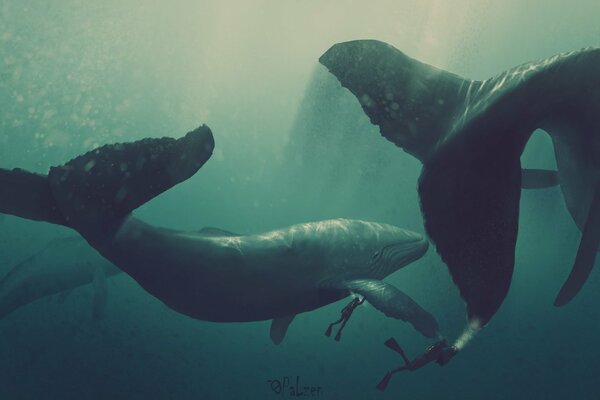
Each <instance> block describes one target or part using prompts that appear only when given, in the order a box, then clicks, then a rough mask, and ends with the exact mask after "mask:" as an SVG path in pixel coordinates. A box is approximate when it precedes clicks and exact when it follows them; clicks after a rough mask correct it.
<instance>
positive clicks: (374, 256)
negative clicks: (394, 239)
mask: <svg viewBox="0 0 600 400" xmlns="http://www.w3.org/2000/svg"><path fill="white" fill-rule="evenodd" d="M378 255H379V252H378V251H376V252H375V254H373V257H372V258H373V260H374V259H375V258H377V256H378Z"/></svg>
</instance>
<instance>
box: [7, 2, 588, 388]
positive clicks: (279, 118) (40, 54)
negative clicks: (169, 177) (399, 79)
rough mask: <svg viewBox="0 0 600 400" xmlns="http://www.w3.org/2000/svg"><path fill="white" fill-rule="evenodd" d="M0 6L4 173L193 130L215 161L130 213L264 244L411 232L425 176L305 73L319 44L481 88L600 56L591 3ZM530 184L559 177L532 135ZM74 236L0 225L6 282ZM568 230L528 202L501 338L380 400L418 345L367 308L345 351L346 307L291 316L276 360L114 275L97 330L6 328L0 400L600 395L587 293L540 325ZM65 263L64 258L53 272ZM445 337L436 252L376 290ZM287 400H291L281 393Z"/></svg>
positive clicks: (484, 337)
mask: <svg viewBox="0 0 600 400" xmlns="http://www.w3.org/2000/svg"><path fill="white" fill-rule="evenodd" d="M323 3H324V2H320V1H312V0H311V1H304V2H296V1H271V2H268V1H254V2H243V1H235V2H234V1H231V2H217V1H173V2H166V1H165V2H158V1H151V2H149V1H141V0H139V1H129V0H128V1H114V0H109V1H103V2H96V3H91V2H84V1H75V0H64V1H61V2H60V3H59V2H52V3H51V2H43V1H39V0H38V1H33V0H25V1H23V0H18V1H17V0H3V1H2V2H0V167H2V168H12V167H21V168H26V169H29V170H32V171H36V172H45V171H47V169H48V168H49V167H50V166H52V165H58V164H62V163H63V162H64V161H66V160H68V159H70V158H71V157H74V156H76V155H78V154H80V153H82V152H84V151H87V150H89V149H91V148H93V147H96V146H98V145H101V144H106V143H112V142H116V141H119V142H122V141H131V140H136V139H140V138H143V137H160V136H173V137H178V136H180V135H182V134H183V133H185V132H186V131H188V130H191V129H193V128H195V127H196V126H198V125H199V124H201V123H206V124H208V125H209V126H210V127H211V128H212V130H213V132H214V134H215V140H216V149H215V153H214V155H213V157H212V159H211V160H210V161H209V162H208V163H207V164H206V166H204V167H203V168H202V169H201V171H200V172H199V173H198V174H197V175H196V176H194V177H193V178H191V179H190V180H189V181H187V182H186V183H184V184H182V185H179V186H177V187H175V188H173V189H171V190H170V191H168V192H166V193H164V194H163V195H161V196H160V197H158V198H156V199H154V200H153V201H152V202H150V203H148V204H146V205H144V206H143V207H142V208H140V209H139V210H137V211H136V214H137V215H138V216H139V217H141V218H143V219H144V220H146V221H148V222H151V223H154V224H159V225H163V226H168V227H176V228H181V229H198V228H200V227H202V226H218V227H221V228H224V229H228V230H232V231H234V232H241V233H253V232H260V231H264V230H267V229H272V228H279V227H283V226H286V225H290V224H294V223H299V222H306V221H314V220H320V219H324V218H337V217H347V218H360V219H366V220H373V221H379V222H385V223H390V224H394V225H398V226H401V227H405V228H408V229H411V230H415V231H417V232H421V233H423V232H424V229H423V223H422V219H421V215H420V212H419V205H418V198H417V194H416V190H415V189H416V182H417V178H418V175H419V171H420V163H419V162H418V161H417V160H415V159H413V158H412V157H411V156H410V155H408V154H406V153H404V152H403V151H401V150H400V149H397V148H395V147H394V146H393V145H392V144H391V143H389V142H387V141H386V140H385V139H383V138H382V137H380V136H379V134H378V133H377V129H376V128H375V127H373V126H371V125H370V123H369V121H368V119H367V117H366V116H364V114H363V113H362V111H361V109H360V106H359V104H358V102H356V100H355V99H354V97H353V96H352V95H350V94H349V93H348V92H346V91H345V90H343V89H341V88H340V87H339V85H337V84H336V81H335V79H334V78H333V77H331V76H329V75H328V74H327V73H326V72H325V70H324V68H323V67H321V66H319V65H318V64H317V59H318V57H319V55H320V54H321V53H323V52H324V51H325V50H326V49H327V48H329V46H330V45H332V44H334V43H336V42H339V41H344V40H351V39H357V38H376V39H380V40H384V41H386V42H389V43H390V44H393V45H394V46H395V47H397V48H399V49H401V50H403V51H404V52H406V53H407V54H409V55H411V56H412V57H414V58H417V59H420V60H422V61H424V62H427V63H429V64H433V65H435V66H437V67H440V68H444V69H447V70H449V71H452V72H455V73H458V74H460V75H463V76H467V77H471V78H478V79H483V78H487V77H489V76H491V75H494V74H496V73H499V72H501V71H503V70H505V69H506V68H509V67H511V66H514V65H517V64H520V63H523V62H527V61H530V60H535V59H539V58H543V57H546V56H550V55H553V54H555V53H558V52H561V51H567V50H573V49H578V48H581V47H587V46H600V25H598V23H597V19H598V16H600V4H599V3H597V2H596V1H591V0H589V1H588V0H582V1H578V2H576V3H575V2H566V1H558V0H552V1H541V0H529V1H516V0H509V1H504V2H492V1H476V0H471V1H468V0H459V1H455V2H449V1H443V0H438V1H417V0H414V1H404V0H395V1H392V0H390V1H371V2H369V3H368V4H367V3H366V2H354V1H336V2H335V3H334V2H329V3H327V4H323ZM523 164H524V166H528V167H545V168H552V167H554V156H553V152H552V146H551V143H550V140H549V139H548V138H547V137H546V136H545V135H544V134H543V132H539V133H537V134H536V135H535V136H534V138H533V140H532V141H531V142H530V143H529V145H528V147H527V149H526V152H525V154H524V156H523ZM69 235H72V232H71V231H69V230H67V229H65V228H60V227H56V226H51V225H49V224H44V223H36V222H31V221H25V220H22V219H18V218H15V217H8V216H7V217H5V218H0V245H1V247H0V248H1V249H2V251H1V252H0V273H2V274H3V273H5V272H7V271H8V270H9V269H10V268H11V267H12V266H13V265H14V264H16V263H17V262H19V261H20V260H22V259H24V258H26V257H28V256H29V255H31V254H33V253H35V252H36V251H38V250H39V249H40V248H41V247H43V246H44V244H45V243H47V242H48V241H50V240H52V239H54V238H58V237H65V236H69ZM579 235H580V234H579V232H578V230H577V229H576V227H575V226H574V223H573V222H572V220H571V218H570V216H569V215H568V213H567V210H566V208H565V205H564V201H563V199H562V195H561V193H560V190H559V189H557V188H552V189H545V190H539V191H526V192H523V194H522V196H521V217H520V231H519V241H518V247H517V257H516V260H517V261H516V266H515V275H514V278H513V283H512V286H511V290H510V293H509V295H508V297H507V299H506V300H505V302H504V304H503V306H502V308H501V309H500V311H499V312H498V314H497V315H496V316H495V317H494V319H493V321H492V322H491V323H490V324H489V325H488V326H487V327H486V328H485V329H484V330H483V331H482V332H481V333H480V334H479V335H478V336H477V337H476V338H475V339H474V340H473V341H472V342H471V343H470V344H469V345H468V346H467V348H466V349H465V350H464V351H463V352H462V353H460V354H459V355H458V356H457V357H456V358H455V359H453V360H452V362H451V363H450V364H449V365H448V366H446V367H444V368H439V367H437V366H430V367H428V368H426V369H423V370H420V371H418V372H416V373H410V374H409V373H407V374H406V375H404V376H398V377H396V378H395V379H394V380H393V381H392V383H391V384H390V386H389V388H388V390H387V391H386V392H384V393H380V392H378V391H376V390H375V388H374V386H375V384H376V383H377V382H378V380H379V379H380V378H381V377H382V376H383V374H384V373H385V371H387V370H388V369H389V368H392V367H395V366H397V365H399V364H400V360H399V359H398V357H397V356H395V355H394V354H393V353H391V352H390V351H389V350H387V349H386V348H385V347H384V346H383V345H382V343H383V342H384V341H385V340H386V339H387V338H389V337H390V336H394V337H396V339H397V340H398V341H399V342H400V343H401V345H402V346H403V347H404V348H405V349H406V351H407V352H408V353H409V354H414V355H416V354H418V353H419V352H421V351H422V350H423V349H424V348H425V347H426V346H427V345H429V344H430V341H427V340H425V339H423V338H422V337H420V336H419V335H418V333H416V332H415V331H414V330H413V329H412V328H411V327H410V326H408V325H406V324H403V323H401V322H399V321H396V320H392V319H389V318H385V317H384V316H383V315H382V314H380V313H379V312H377V311H375V310H374V309H373V308H372V307H365V308H363V309H358V310H357V311H356V312H355V314H354V315H353V317H352V320H351V321H350V323H349V325H348V328H347V330H346V331H345V333H344V337H343V339H342V341H341V342H340V343H336V342H334V341H333V340H330V339H327V338H325V337H324V335H323V331H324V330H325V328H326V326H327V324H328V323H329V322H331V321H332V320H334V319H336V318H337V317H338V315H339V314H338V313H339V310H340V309H341V308H342V307H343V306H344V305H345V301H341V302H339V303H335V304H333V305H330V306H327V307H324V308H322V309H319V310H316V311H314V312H311V313H305V314H301V315H299V316H298V317H297V318H296V320H295V321H294V322H293V324H292V325H291V326H290V330H289V332H288V335H287V337H286V339H285V340H284V342H283V343H282V344H281V345H280V346H274V345H273V344H272V343H271V341H270V339H269V335H268V331H269V323H268V322H255V323H243V324H242V323H235V324H216V323H209V322H203V321H197V320H193V319H190V318H188V317H185V316H183V315H179V314H177V313H175V312H173V311H171V310H169V309H167V308H166V307H165V306H164V305H163V304H162V303H161V302H160V301H158V300H156V299H154V298H152V297H151V296H150V295H148V294H147V293H146V292H144V291H143V290H142V289H141V288H139V286H137V284H136V283H135V282H134V281H133V280H132V279H130V278H128V277H127V276H124V275H120V276H118V277H115V278H112V279H111V280H109V283H108V290H109V293H108V307H107V310H106V316H105V317H104V318H103V319H101V320H94V319H93V318H92V317H91V305H90V304H91V301H92V290H91V288H90V287H82V288H80V289H77V290H74V291H73V292H72V293H71V294H70V295H69V296H67V297H66V298H63V297H61V296H52V297H49V298H46V299H42V300H40V301H37V302H35V303H33V304H31V305H28V306H26V307H23V308H21V309H19V310H17V311H15V312H14V313H12V314H10V315H8V316H6V317H5V318H4V319H2V320H0V360H2V361H1V362H0V399H107V398H114V399H271V398H272V399H276V398H282V397H283V396H282V395H276V394H274V393H273V391H272V390H271V389H270V386H269V384H268V380H274V379H279V380H281V379H283V378H284V377H292V378H293V379H295V377H296V376H299V377H300V379H301V381H302V382H303V383H305V384H307V385H313V386H318V387H321V391H320V392H319V398H323V399H377V398H394V399H398V398H402V399H431V398H447V399H484V398H485V399H508V398H511V399H534V398H536V399H537V398H540V399H565V398H566V399H596V398H598V397H599V396H600V394H599V392H600V383H599V382H598V379H597V374H598V371H599V368H598V366H597V363H598V359H599V356H600V350H598V348H597V347H596V346H595V342H596V339H597V337H598V335H599V334H600V322H599V321H598V317H599V316H600V313H599V312H598V311H597V308H596V307H597V305H600V298H599V296H598V294H597V293H598V289H599V288H600V275H599V274H598V272H597V271H594V272H593V273H592V276H591V278H590V280H589V281H588V283H587V284H586V286H585V287H584V289H583V290H582V292H581V293H580V294H579V296H578V297H577V298H576V299H575V300H574V301H573V302H572V303H571V304H569V305H568V306H567V307H564V308H560V309H557V308H554V307H553V306H552V302H553V300H554V296H555V294H556V293H557V291H558V290H559V288H560V286H561V285H562V283H563V281H564V279H565V278H566V276H567V274H568V271H569V269H570V266H571V263H572V259H573V257H574V255H575V252H576V248H577V243H578V239H579ZM59 261H60V260H57V262H59ZM388 281H389V282H391V283H393V284H394V285H396V286H397V287H399V288H401V289H402V290H405V291H406V292H408V293H410V294H411V295H412V296H413V297H414V298H415V299H416V300H418V301H419V303H420V304H422V305H423V306H424V307H425V308H427V309H428V310H430V311H431V312H432V313H433V314H434V315H435V316H436V317H437V319H438V321H439V322H440V326H441V328H442V332H443V333H444V334H445V335H448V336H450V337H455V336H456V335H457V334H458V333H459V332H460V331H461V329H462V327H463V325H464V322H465V317H464V313H465V312H464V304H463V303H462V301H461V300H460V297H459V296H458V291H457V290H456V288H455V287H454V285H453V284H452V282H451V279H450V276H449V274H448V272H447V270H446V268H445V266H444V265H443V263H442V262H441V260H440V259H439V257H438V255H437V254H436V253H435V251H434V249H433V248H432V249H430V251H429V252H428V254H427V255H426V256H425V257H424V258H422V259H420V260H418V261H417V262H415V263H413V264H412V265H410V266H409V267H407V268H405V269H403V270H401V271H399V272H397V273H395V274H394V275H393V276H391V277H390V278H389V279H388ZM285 397H286V398H289V397H290V396H289V394H288V395H287V396H285Z"/></svg>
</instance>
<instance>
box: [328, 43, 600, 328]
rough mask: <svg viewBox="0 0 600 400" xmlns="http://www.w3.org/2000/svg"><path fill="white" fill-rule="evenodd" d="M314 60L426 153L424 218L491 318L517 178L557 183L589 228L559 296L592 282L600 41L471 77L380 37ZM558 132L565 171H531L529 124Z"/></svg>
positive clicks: (397, 137)
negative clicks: (527, 165) (524, 165)
mask: <svg viewBox="0 0 600 400" xmlns="http://www.w3.org/2000/svg"><path fill="white" fill-rule="evenodd" d="M319 61H320V62H321V63H322V64H323V65H325V66H326V67H327V68H328V69H329V71H330V72H331V73H332V74H333V75H335V76H336V77H337V78H338V80H339V81H340V83H341V84H342V86H344V87H346V88H348V89H349V90H350V91H351V92H352V93H353V94H354V95H355V96H356V97H357V99H358V101H359V102H360V104H361V106H362V108H363V110H364V111H365V113H366V114H367V115H368V116H369V118H370V120H371V122H372V123H373V124H376V125H378V126H379V129H380V132H381V134H382V135H383V136H384V137H386V138H387V139H388V140H390V141H391V142H393V143H395V144H396V145H397V146H399V147H401V148H402V149H404V150H405V151H406V152H408V153H409V154H411V155H413V156H414V157H416V158H418V159H419V160H420V161H421V162H422V163H423V170H422V173H421V176H420V179H419V185H418V191H419V196H420V199H421V209H422V213H423V216H424V218H425V227H426V230H427V233H428V235H429V237H430V238H431V239H432V241H433V242H434V243H435V245H436V247H437V250H438V252H439V253H440V255H441V257H442V259H443V261H444V262H445V263H446V265H447V266H448V268H449V270H450V273H451V275H452V278H453V280H454V282H455V283H456V285H457V286H458V288H459V290H460V293H461V296H462V297H463V299H464V300H465V301H466V303H467V309H468V310H467V311H468V317H469V321H470V322H469V326H470V327H471V328H472V327H481V326H484V325H485V324H486V323H487V322H488V321H489V320H490V318H491V317H492V316H493V315H494V314H495V313H496V311H497V310H498V308H499V307H500V305H501V303H502V301H503V300H504V298H505V296H506V294H507V292H508V289H509V286H510V281H511V277H512V273H513V267H514V256H515V245H516V239H517V230H518V215H519V197H520V188H521V185H522V183H523V186H524V187H528V188H540V187H547V186H551V185H554V184H556V183H560V186H561V188H562V192H563V194H564V197H565V200H566V203H567V206H568V209H569V212H570V213H571V215H572V217H573V219H574V220H575V222H576V224H577V226H578V227H579V228H580V229H581V230H582V231H583V236H582V239H581V243H580V246H579V251H578V254H577V258H576V260H575V263H574V266H573V269H572V271H571V274H570V276H569V278H568V279H567V281H566V283H565V284H564V286H563V288H562V290H561V291H560V293H559V295H558V297H557V299H556V301H555V304H556V305H563V304H565V303H567V302H568V301H569V300H570V299H572V298H573V297H574V296H575V295H576V294H577V292H578V291H579V289H580V288H581V287H582V285H583V284H584V282H585V281H586V279H587V277H588V275H589V272H590V270H591V268H592V266H593V263H594V259H595V257H596V251H597V248H598V244H599V242H600V189H599V188H600V185H599V184H598V182H599V177H600V158H599V157H598V155H599V154H600V118H599V115H600V49H586V50H581V51H576V52H570V53H564V54H560V55H557V56H554V57H551V58H548V59H546V60H543V61H540V62H536V63H530V64H525V65H522V66H520V67H516V68H514V69H511V70H508V71H506V72H503V73H502V74H500V75H498V76H496V77H494V78H491V79H488V80H485V81H474V80H470V79H464V78H462V77H459V76H457V75H454V74H451V73H448V72H446V71H443V70H440V69H437V68H434V67H432V66H429V65H426V64H423V63H421V62H419V61H416V60H414V59H411V58H410V57H408V56H406V55H405V54H403V53H402V52H400V51H399V50H397V49H396V48H394V47H392V46H390V45H388V44H386V43H383V42H380V41H376V40H357V41H351V42H345V43H339V44H336V45H334V46H332V47H331V48H330V49H329V50H328V51H327V52H325V53H324V54H323V55H322V56H321V58H320V59H319ZM537 128H541V129H544V130H545V131H546V132H548V134H550V136H551V137H552V140H553V143H554V149H555V153H556V159H557V165H558V176H556V174H555V172H553V171H539V170H538V171H536V170H530V171H524V172H523V180H522V176H521V174H522V172H521V167H520V159H519V158H520V156H521V153H522V152H523V150H524V147H525V144H526V142H527V141H528V139H529V137H530V136H531V134H532V133H533V131H534V130H535V129H537Z"/></svg>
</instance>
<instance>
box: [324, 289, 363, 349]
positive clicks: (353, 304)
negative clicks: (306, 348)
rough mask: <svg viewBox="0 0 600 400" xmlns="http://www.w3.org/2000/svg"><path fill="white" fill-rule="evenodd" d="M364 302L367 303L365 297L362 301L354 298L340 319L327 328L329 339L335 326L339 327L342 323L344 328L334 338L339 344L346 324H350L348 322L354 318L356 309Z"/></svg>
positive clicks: (342, 312) (326, 334)
mask: <svg viewBox="0 0 600 400" xmlns="http://www.w3.org/2000/svg"><path fill="white" fill-rule="evenodd" d="M364 302H365V298H364V297H363V298H362V299H360V298H358V297H355V298H353V299H352V301H351V302H350V303H348V305H346V307H344V308H343V309H342V311H341V316H340V319H338V320H337V321H335V322H332V323H331V324H329V327H327V330H326V331H325V336H327V337H329V336H331V330H332V329H333V326H334V325H337V324H339V323H340V322H341V323H342V326H340V329H339V330H338V332H337V334H336V335H335V338H334V339H335V340H336V341H337V342H339V341H340V339H341V338H342V330H343V329H344V327H345V326H346V323H348V320H349V319H350V317H351V316H352V313H353V312H354V309H355V308H356V307H358V306H360V305H361V304H362V303H364Z"/></svg>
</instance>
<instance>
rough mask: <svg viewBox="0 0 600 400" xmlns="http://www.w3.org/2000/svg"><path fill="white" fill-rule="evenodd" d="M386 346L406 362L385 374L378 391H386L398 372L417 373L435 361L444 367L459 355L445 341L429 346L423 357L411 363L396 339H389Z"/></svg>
mask: <svg viewBox="0 0 600 400" xmlns="http://www.w3.org/2000/svg"><path fill="white" fill-rule="evenodd" d="M385 345H386V346H387V347H388V348H390V349H392V350H394V351H395V352H396V353H398V354H400V356H401V357H402V359H403V360H404V365H403V366H401V367H398V368H396V369H393V370H391V371H388V373H387V374H385V376H384V377H383V379H382V380H381V382H379V383H378V384H377V389H379V390H382V391H383V390H385V388H386V387H387V385H388V383H390V379H391V378H392V375H394V374H395V373H396V372H401V371H416V370H418V369H420V368H422V367H424V366H425V365H427V364H429V363H431V362H433V361H435V362H436V363H438V364H439V365H440V366H444V365H446V364H447V363H448V361H450V359H451V358H452V357H454V356H455V355H456V353H458V348H457V347H456V346H450V345H448V340H446V339H443V340H440V341H439V342H437V343H434V344H433V345H431V346H429V347H428V348H427V349H426V350H425V352H424V353H423V355H421V356H420V357H417V358H415V359H414V360H412V361H411V360H409V359H408V357H407V356H406V354H404V351H403V350H402V348H401V347H400V345H399V344H398V342H396V339H394V338H389V339H388V340H387V341H386V342H385Z"/></svg>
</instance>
